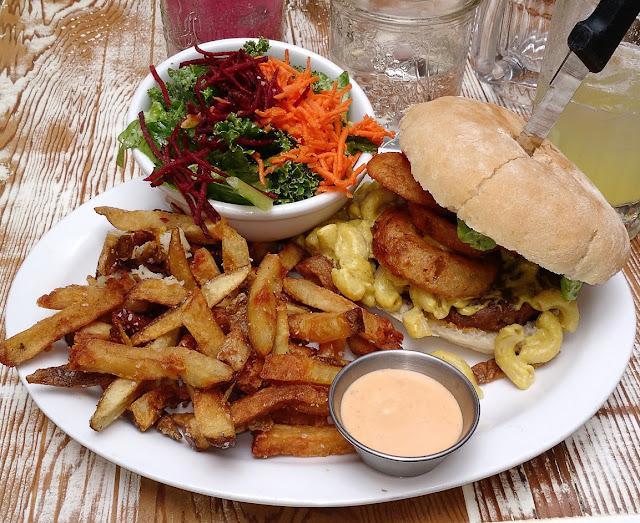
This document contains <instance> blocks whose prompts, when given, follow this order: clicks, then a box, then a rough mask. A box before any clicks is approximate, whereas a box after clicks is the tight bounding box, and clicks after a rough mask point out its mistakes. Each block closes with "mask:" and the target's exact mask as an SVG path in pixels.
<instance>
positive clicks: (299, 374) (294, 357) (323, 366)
mask: <svg viewBox="0 0 640 523" xmlns="http://www.w3.org/2000/svg"><path fill="white" fill-rule="evenodd" d="M342 367H343V365H338V364H332V363H327V362H326V361H323V360H321V359H318V358H314V357H309V356H303V355H301V354H269V355H268V356H267V357H266V358H265V360H264V366H263V367H262V371H260V377H261V378H262V379H263V380H271V381H283V382H295V383H313V384H316V385H331V383H332V382H333V378H335V377H336V375H337V374H338V372H340V370H341V369H342Z"/></svg>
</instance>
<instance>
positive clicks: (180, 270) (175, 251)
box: [167, 229, 197, 291]
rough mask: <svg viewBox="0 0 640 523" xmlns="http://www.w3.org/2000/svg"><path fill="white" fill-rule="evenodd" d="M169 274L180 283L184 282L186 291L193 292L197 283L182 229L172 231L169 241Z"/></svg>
mask: <svg viewBox="0 0 640 523" xmlns="http://www.w3.org/2000/svg"><path fill="white" fill-rule="evenodd" d="M167 265H168V266H169V272H170V273H171V275H172V276H174V277H175V278H176V279H177V280H178V281H181V282H183V284H184V287H185V289H187V290H189V291H190V290H192V289H193V288H194V287H196V285H197V283H196V280H195V278H194V277H193V274H191V269H190V268H189V262H188V261H187V254H186V252H185V248H184V246H183V245H182V238H181V237H180V229H171V240H170V241H169V254H168V256H167Z"/></svg>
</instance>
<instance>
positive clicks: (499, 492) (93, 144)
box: [0, 0, 640, 522]
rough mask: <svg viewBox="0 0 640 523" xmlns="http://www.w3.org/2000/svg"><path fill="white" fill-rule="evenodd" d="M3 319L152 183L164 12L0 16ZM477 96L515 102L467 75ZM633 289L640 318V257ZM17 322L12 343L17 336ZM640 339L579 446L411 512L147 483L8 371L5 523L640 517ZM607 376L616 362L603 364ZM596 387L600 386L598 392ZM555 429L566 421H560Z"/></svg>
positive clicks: (571, 444) (1, 426) (397, 506)
mask: <svg viewBox="0 0 640 523" xmlns="http://www.w3.org/2000/svg"><path fill="white" fill-rule="evenodd" d="M285 13H286V20H285V21H286V27H287V29H286V32H285V39H286V40H287V41H289V42H292V43H296V44H299V45H303V46H305V47H307V48H308V49H310V50H312V51H315V52H318V53H320V54H323V55H326V54H327V53H328V34H329V29H328V15H329V1H328V0H318V1H313V0H287V1H286V8H285ZM0 35H1V38H0V165H2V166H4V167H6V168H7V169H8V171H9V174H10V177H9V179H8V180H7V181H6V182H3V181H0V282H2V283H1V284H0V317H2V318H4V316H5V312H6V301H7V296H8V293H9V289H10V284H11V282H12V280H13V278H14V277H15V275H16V273H17V271H18V269H19V267H20V264H21V263H22V260H24V258H25V256H26V255H27V254H28V252H29V251H30V249H31V248H32V247H33V245H34V244H35V243H36V242H37V241H38V239H39V238H41V237H42V235H43V234H44V233H45V232H47V231H48V230H49V229H50V228H51V227H52V226H53V225H54V224H55V223H57V222H58V221H60V220H61V219H62V218H63V217H64V216H66V215H67V214H68V213H69V212H71V211H72V210H73V209H75V208H76V207H77V206H79V205H80V204H82V203H83V202H85V201H87V200H88V199H89V198H92V197H93V196H95V195H96V194H98V193H100V192H102V191H104V190H106V189H109V188H111V187H113V186H115V185H117V184H120V183H122V182H124V181H127V180H130V179H132V178H133V177H135V176H139V172H138V170H137V169H136V167H135V166H134V164H133V161H132V159H131V158H129V159H128V160H127V163H126V166H125V168H124V169H119V168H117V167H116V165H115V154H116V151H117V140H116V137H117V134H118V133H119V131H120V130H121V129H122V128H123V126H124V124H125V121H124V116H125V114H126V112H127V105H128V102H129V100H130V98H131V96H132V94H133V92H134V91H135V89H136V87H137V83H138V82H139V79H140V78H141V77H142V76H144V75H145V74H147V72H148V66H149V65H150V64H152V63H159V62H160V61H162V60H164V58H166V48H165V44H164V40H163V37H162V31H161V22H160V16H159V9H158V6H157V3H156V2H154V1H153V0H145V1H136V0H77V1H76V0H57V1H54V0H41V1H40V2H24V1H19V0H8V1H6V0H5V2H3V3H2V4H1V6H0ZM462 94H463V95H465V96H470V97H473V98H478V99H481V100H486V101H491V102H496V103H502V104H504V105H507V106H508V107H510V108H512V109H514V110H516V111H517V112H519V113H520V114H523V115H524V116H526V115H527V111H524V110H522V109H521V108H518V107H515V106H511V105H509V104H508V103H505V102H504V101H502V100H500V99H499V98H498V97H497V96H496V95H495V94H494V93H493V91H492V90H491V88H490V87H488V86H486V85H484V84H481V83H479V82H477V81H475V79H474V77H473V73H472V71H471V70H470V68H469V67H468V66H467V69H466V71H465V82H464V86H463V92H462ZM625 275H626V277H627V280H628V282H629V284H630V287H631V289H632V293H633V298H634V303H635V310H636V317H638V314H639V311H640V284H639V282H640V245H639V244H638V241H637V240H636V241H634V242H633V253H632V258H631V260H630V262H629V265H628V267H627V268H626V269H625ZM4 334H5V332H4V323H3V324H2V326H1V328H0V336H4ZM639 342H640V337H639V336H638V334H636V346H635V349H634V355H633V358H632V360H631V363H630V365H629V368H628V369H627V371H626V373H625V375H624V376H623V378H622V381H621V383H620V385H619V386H618V387H617V388H616V390H615V392H614V393H613V394H612V396H611V397H610V398H609V400H608V401H607V402H606V403H605V405H604V406H603V407H602V408H601V409H600V410H599V411H598V412H597V414H596V415H595V416H594V417H593V418H592V419H591V420H589V421H588V422H587V423H586V424H585V425H584V426H583V427H581V428H580V429H579V430H578V431H577V432H576V433H575V434H573V435H572V436H571V437H569V438H568V439H567V440H565V441H564V442H562V443H561V444H559V445H557V446H556V447H554V448H552V449H550V450H549V451H547V452H545V453H543V454H542V455H541V456H538V457H536V458H534V459H532V460H530V461H528V462H526V463H524V464H522V465H520V466H518V467H515V468H513V469H510V470H508V471H505V472H503V473H501V474H498V475H495V476H493V477H490V478H487V479H484V480H482V481H478V482H476V483H473V484H470V485H465V486H464V487H461V488H457V489H451V490H448V491H444V492H441V493H437V494H432V495H429V496H422V497H419V498H415V499H411V500H403V501H396V502H390V503H384V504H377V505H370V506H363V507H351V508H323V509H317V508H316V509H311V508H284V507H272V506H260V505H253V504H248V503H239V502H234V501H228V500H220V499H216V498H211V497H208V496H203V495H199V494H192V493H190V492H187V491H184V490H180V489H177V488H173V487H169V486H166V485H162V484H159V483H157V482H155V481H153V480H149V479H146V478H141V477H140V476H139V475H137V474H134V473H131V472H129V471H127V470H125V469H123V468H121V467H118V466H115V465H113V464H112V463H110V462H108V461H106V460H103V459H102V458H100V457H98V456H96V455H95V454H93V453H92V452H90V451H89V450H87V449H85V448H83V447H82V446H81V445H79V444H77V443H76V442H74V441H73V440H71V439H70V438H68V437H67V436H66V435H65V434H64V433H62V432H61V431H60V430H59V429H57V428H56V427H55V426H54V425H53V423H51V422H50V421H49V420H48V419H47V418H46V417H45V416H44V415H43V414H42V413H41V412H40V411H39V409H38V408H37V407H36V405H35V404H34V403H33V401H31V399H30V398H29V397H28V396H27V393H26V389H25V388H24V387H23V386H22V384H20V383H19V381H18V378H17V373H16V372H15V370H13V369H8V368H5V367H3V368H1V369H0V451H1V454H0V477H1V478H3V479H2V480H0V521H22V520H29V521H43V522H48V521H134V520H137V521H141V522H147V521H167V522H168V521H216V522H217V521H225V522H227V521H228V522H240V521H310V522H333V521H336V520H337V521H341V520H349V521H351V520H353V521H367V522H368V521H374V522H378V521H416V522H418V521H420V522H440V521H455V522H458V521H461V522H462V521H473V522H476V521H477V522H480V521H499V520H523V519H529V518H551V517H569V516H580V515H604V514H625V513H637V512H640V501H638V498H639V497H640V496H639V494H640V481H639V480H638V474H637V470H639V469H640V450H639V449H640V436H639V434H640V430H639V425H640V412H639V410H640V368H639V365H640V364H639V361H640V360H639V357H640V354H639V351H640V345H638V343H639ZM603 364H606V355H603ZM586 386H588V383H585V387H586ZM550 422H553V420H550Z"/></svg>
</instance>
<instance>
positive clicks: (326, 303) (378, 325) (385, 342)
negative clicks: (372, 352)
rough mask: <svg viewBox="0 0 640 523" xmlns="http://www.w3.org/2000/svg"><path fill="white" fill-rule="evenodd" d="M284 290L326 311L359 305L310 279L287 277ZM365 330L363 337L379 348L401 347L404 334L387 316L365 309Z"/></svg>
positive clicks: (303, 301)
mask: <svg viewBox="0 0 640 523" xmlns="http://www.w3.org/2000/svg"><path fill="white" fill-rule="evenodd" d="M283 289H284V291H285V292H286V293H287V294H288V295H289V296H291V297H292V298H293V299H295V300H297V301H299V302H301V303H303V304H304V305H308V306H309V307H313V308H314V309H319V310H321V311H325V312H344V311H345V310H349V309H352V308H354V307H357V305H356V304H355V303H353V302H352V301H350V300H348V299H347V298H345V297H343V296H340V295H339V294H336V293H334V292H331V291H330V290H329V289H325V288H323V287H320V286H318V285H316V284H314V283H313V282H311V281H309V280H303V279H300V278H285V279H284V283H283ZM362 319H363V321H364V332H363V333H362V337H363V338H364V339H366V340H368V341H370V342H371V343H373V344H374V345H375V346H376V347H378V348H379V349H401V348H402V334H401V333H399V332H398V331H397V330H396V329H395V328H394V327H393V324H392V323H391V322H390V321H389V320H388V319H386V318H383V317H381V316H377V315H375V314H372V313H370V312H368V311H366V310H364V309H363V312H362Z"/></svg>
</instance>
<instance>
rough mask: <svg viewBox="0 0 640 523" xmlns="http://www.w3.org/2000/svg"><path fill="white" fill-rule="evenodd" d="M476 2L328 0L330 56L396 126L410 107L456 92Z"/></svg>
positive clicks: (392, 126) (382, 118)
mask: <svg viewBox="0 0 640 523" xmlns="http://www.w3.org/2000/svg"><path fill="white" fill-rule="evenodd" d="M478 3H479V0H396V1H393V2H392V1H390V0H331V25H330V34H329V56H330V58H331V60H332V61H333V62H335V63H337V64H338V65H340V66H341V67H343V68H344V69H346V70H347V71H348V72H349V74H350V75H351V77H352V78H353V79H354V80H355V81H356V82H358V84H359V85H360V86H361V87H362V88H363V89H364V91H365V92H366V93H367V96H369V98H370V99H371V101H372V103H373V108H374V110H375V112H376V118H377V120H378V121H379V122H380V123H381V124H384V125H386V126H388V127H389V128H390V129H397V127H398V123H399V121H400V118H401V117H402V115H403V111H405V110H406V109H407V108H408V107H409V106H410V105H413V104H416V103H420V102H426V101H429V100H433V99H434V98H438V97H440V96H447V95H454V96H455V95H458V94H460V88H461V85H462V76H463V73H464V68H465V63H466V59H467V55H468V53H469V41H470V35H471V29H472V24H473V19H474V15H475V11H476V7H477V6H478Z"/></svg>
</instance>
